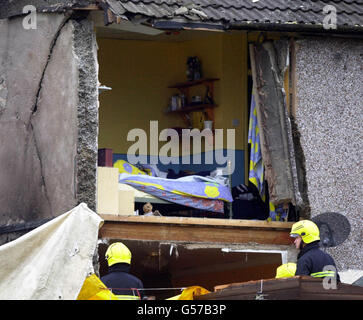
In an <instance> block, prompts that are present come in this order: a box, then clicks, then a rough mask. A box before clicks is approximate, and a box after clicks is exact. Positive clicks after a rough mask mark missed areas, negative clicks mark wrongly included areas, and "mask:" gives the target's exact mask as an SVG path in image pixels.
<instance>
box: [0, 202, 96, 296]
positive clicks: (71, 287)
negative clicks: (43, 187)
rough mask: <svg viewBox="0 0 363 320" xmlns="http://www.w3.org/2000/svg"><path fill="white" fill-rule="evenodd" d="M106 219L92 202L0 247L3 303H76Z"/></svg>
mask: <svg viewBox="0 0 363 320" xmlns="http://www.w3.org/2000/svg"><path fill="white" fill-rule="evenodd" d="M102 224H103V220H102V219H101V218H100V217H99V216H98V215H97V214H96V213H95V212H93V211H92V210H90V209H89V208H88V207H87V205H86V204H84V203H81V204H80V205H78V206H77V207H75V208H74V209H72V210H70V211H68V212H66V213H64V214H62V215H60V216H58V217H56V218H54V219H53V220H51V221H49V222H47V223H45V224H43V225H41V226H40V227H38V228H36V229H34V230H32V231H30V232H29V233H27V234H25V235H23V236H22V237H20V238H18V239H16V240H14V241H11V242H9V243H6V244H5V245H3V246H0V299H2V300H5V299H14V300H19V299H21V300H23V299H26V300H30V299H37V300H54V299H67V300H75V299H76V298H77V296H78V293H79V291H80V290H81V288H82V285H83V282H84V280H85V279H86V277H87V275H89V274H90V273H92V272H93V265H92V259H93V255H94V252H95V249H96V245H97V239H98V230H99V228H100V227H101V226H102Z"/></svg>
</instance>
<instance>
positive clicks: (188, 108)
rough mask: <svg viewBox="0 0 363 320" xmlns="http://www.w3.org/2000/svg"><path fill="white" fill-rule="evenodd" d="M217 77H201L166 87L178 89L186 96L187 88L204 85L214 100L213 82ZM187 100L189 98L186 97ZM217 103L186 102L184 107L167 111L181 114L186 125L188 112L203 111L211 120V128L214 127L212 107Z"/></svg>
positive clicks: (188, 121) (188, 119)
mask: <svg viewBox="0 0 363 320" xmlns="http://www.w3.org/2000/svg"><path fill="white" fill-rule="evenodd" d="M218 80H219V79H218V78H203V79H198V80H193V81H187V82H180V83H177V84H174V85H171V86H168V88H171V89H179V91H180V92H181V93H183V94H185V95H186V96H187V97H188V93H189V88H190V87H195V86H200V85H204V86H205V87H206V88H207V90H209V97H210V99H211V100H212V101H214V82H215V81H218ZM188 100H189V99H188ZM217 106H218V105H217V104H214V103H198V104H187V105H185V106H184V107H182V108H180V109H177V110H169V111H168V112H167V113H177V114H180V115H181V116H182V118H183V119H184V121H185V123H186V125H187V126H190V125H191V123H190V116H189V115H188V113H189V112H193V111H203V112H204V113H205V115H206V118H207V119H208V120H211V121H213V129H214V108H216V107H217Z"/></svg>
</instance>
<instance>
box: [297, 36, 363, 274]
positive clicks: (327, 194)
mask: <svg viewBox="0 0 363 320" xmlns="http://www.w3.org/2000/svg"><path fill="white" fill-rule="evenodd" d="M362 53H363V41H361V40H354V39H338V38H336V39H334V38H322V39H306V40H300V41H298V42H297V51H296V75H297V88H296V90H297V92H296V93H297V101H298V105H297V108H296V119H295V120H296V125H297V130H298V133H299V134H300V144H301V148H302V152H303V155H304V157H305V171H306V184H307V194H308V198H309V199H308V200H309V205H310V210H311V212H310V213H311V216H312V217H314V216H316V215H318V214H320V213H323V212H329V211H330V212H339V213H342V214H343V215H345V216H346V217H347V218H348V220H349V222H350V224H351V234H350V236H349V238H348V239H347V240H346V241H345V242H344V243H343V244H341V245H340V246H337V247H335V248H331V249H329V250H328V251H329V253H331V254H332V256H333V257H334V258H335V260H336V262H337V265H338V269H339V270H347V269H360V270H363V249H362V248H363V245H362V239H363V234H362V230H363V228H362V226H363V224H362V220H363V211H362V159H363V146H362V141H363V126H362V123H363V112H362V110H363V106H362V101H363V90H362V80H363V79H362V78H363V72H362V66H363V58H362Z"/></svg>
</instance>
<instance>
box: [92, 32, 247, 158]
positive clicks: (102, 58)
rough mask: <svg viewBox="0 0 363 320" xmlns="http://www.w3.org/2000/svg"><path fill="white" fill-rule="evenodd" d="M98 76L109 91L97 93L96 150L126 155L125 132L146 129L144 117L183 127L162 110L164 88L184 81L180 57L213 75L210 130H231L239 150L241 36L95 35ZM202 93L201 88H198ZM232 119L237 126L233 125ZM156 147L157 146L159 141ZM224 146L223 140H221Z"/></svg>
mask: <svg viewBox="0 0 363 320" xmlns="http://www.w3.org/2000/svg"><path fill="white" fill-rule="evenodd" d="M97 41H98V45H99V51H98V57H99V65H100V69H99V78H100V82H101V83H102V84H104V85H107V86H110V87H112V91H107V92H103V93H101V94H100V128H99V130H100V131H99V148H112V149H113V151H114V153H126V152H127V150H128V148H129V147H130V146H131V145H132V144H133V143H134V142H127V141H126V137H127V133H128V132H129V130H131V129H133V128H142V129H144V130H145V131H146V132H147V133H148V132H149V121H150V120H158V121H159V132H160V131H161V130H162V129H164V128H171V127H185V123H184V122H183V121H182V119H181V118H179V116H178V115H174V114H167V115H166V114H164V112H163V110H164V109H165V108H166V107H167V105H168V103H169V99H170V96H171V95H172V94H173V93H177V90H174V89H168V88H167V86H169V85H172V84H175V83H177V82H183V81H186V79H187V78H186V60H187V57H188V56H198V58H200V60H201V62H202V69H203V76H204V77H216V78H220V79H221V80H220V81H218V82H216V83H215V97H214V98H215V102H216V103H217V104H218V105H219V106H218V107H217V108H216V109H215V128H222V129H227V128H234V129H236V149H239V150H244V149H245V146H246V140H247V137H246V133H247V127H246V126H247V123H248V122H247V120H246V115H247V41H246V35H245V34H242V33H239V34H234V35H230V34H226V33H211V36H210V37H205V38H202V39H198V40H192V41H185V42H155V41H131V40H116V39H98V40H97ZM201 92H202V93H203V94H204V90H202V91H201ZM233 119H237V120H238V121H239V126H237V127H233V125H232V121H233ZM160 145H161V144H160ZM224 147H226V139H225V142H224Z"/></svg>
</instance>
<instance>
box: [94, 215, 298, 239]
mask: <svg viewBox="0 0 363 320" xmlns="http://www.w3.org/2000/svg"><path fill="white" fill-rule="evenodd" d="M103 217H104V216H102V218H103ZM115 218H116V217H115ZM115 218H114V219H113V221H110V220H106V219H105V222H104V224H103V226H102V228H101V229H100V232H99V237H100V238H107V239H135V240H159V241H186V242H218V243H248V242H252V243H260V244H280V245H289V244H291V243H292V241H291V239H290V237H289V231H290V228H291V226H289V227H287V226H286V224H288V225H291V224H290V223H286V224H284V223H283V222H281V224H282V225H279V227H275V228H273V227H270V226H268V223H267V222H266V223H264V221H261V223H260V224H259V223H258V221H243V222H242V220H237V221H230V220H222V219H200V218H199V219H198V218H194V219H193V218H177V217H124V219H120V218H121V217H117V219H115ZM189 219H191V221H188V220H189ZM209 220H217V221H218V224H217V222H216V221H209ZM221 220H222V221H221ZM213 223H214V224H213ZM273 225H274V226H276V223H275V224H273Z"/></svg>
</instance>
